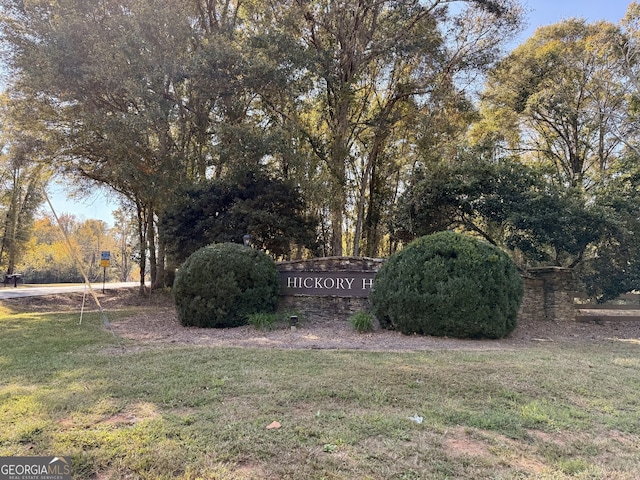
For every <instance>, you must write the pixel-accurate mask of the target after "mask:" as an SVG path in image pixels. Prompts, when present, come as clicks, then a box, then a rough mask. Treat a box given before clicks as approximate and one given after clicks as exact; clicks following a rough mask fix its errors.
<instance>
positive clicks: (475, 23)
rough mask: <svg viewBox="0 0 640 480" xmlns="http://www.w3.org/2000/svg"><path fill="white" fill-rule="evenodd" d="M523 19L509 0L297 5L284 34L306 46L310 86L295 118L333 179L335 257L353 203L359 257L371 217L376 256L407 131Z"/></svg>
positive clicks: (330, 206) (330, 205)
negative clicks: (381, 220)
mask: <svg viewBox="0 0 640 480" xmlns="http://www.w3.org/2000/svg"><path fill="white" fill-rule="evenodd" d="M453 3H457V4H458V6H459V8H451V9H450V8H449V4H453ZM520 13H521V11H520V9H519V6H518V4H517V3H515V2H504V1H499V2H492V1H473V0H469V1H461V2H443V1H439V0H434V1H429V2H423V1H417V0H404V1H400V2H398V1H379V2H369V1H364V0H349V1H333V0H325V1H314V2H298V1H294V2H291V6H290V8H289V10H288V14H289V16H288V17H286V18H287V19H288V23H286V22H285V23H284V24H285V25H286V26H285V28H286V29H287V31H289V32H293V33H294V34H295V35H296V36H297V37H298V38H299V39H300V42H301V43H302V47H303V48H304V57H303V61H304V71H305V72H306V73H307V74H308V78H309V81H310V82H311V84H312V89H311V90H310V93H306V94H305V96H304V98H303V99H302V100H301V104H302V105H303V106H302V107H301V110H298V113H299V112H302V113H301V114H298V115H296V117H295V119H294V120H295V121H296V122H297V123H296V125H297V127H298V128H299V129H300V130H301V131H302V132H303V135H304V137H305V139H306V140H307V141H308V142H309V145H310V146H311V149H312V151H313V153H314V154H315V155H316V156H317V158H318V159H319V160H320V162H321V166H322V168H323V169H324V171H325V172H326V173H325V176H324V179H325V181H326V184H327V186H328V191H327V194H326V198H327V199H328V201H327V203H326V207H327V210H328V211H329V212H330V220H331V230H332V240H331V252H332V253H333V254H335V255H341V254H342V253H343V247H344V243H345V235H344V227H345V224H346V219H347V216H346V212H347V211H349V210H350V208H349V207H350V206H351V205H354V206H355V212H354V213H353V215H352V216H353V218H354V223H355V231H354V240H353V251H354V253H355V254H359V252H360V245H361V237H362V232H363V229H364V228H365V216H366V217H367V222H366V229H367V230H368V233H367V235H366V237H367V238H368V239H369V242H370V243H371V245H369V246H368V247H367V249H366V250H367V251H368V252H370V253H372V252H375V251H376V250H377V247H378V243H379V238H380V236H379V235H375V234H373V230H375V229H376V228H377V227H378V223H379V217H380V214H381V208H382V205H384V203H385V202H386V201H387V198H388V195H389V192H387V191H385V189H384V188H382V186H383V185H384V183H385V182H387V181H388V180H389V178H390V177H391V178H392V177H393V175H394V173H395V172H397V169H398V168H399V164H396V165H395V168H391V169H389V168H388V167H389V166H390V165H393V164H394V155H397V154H398V153H399V152H398V151H397V150H396V151H395V152H394V151H393V147H394V143H395V142H399V141H400V138H401V135H400V129H401V125H403V124H404V125H405V126H406V125H407V124H408V125H411V124H412V122H415V119H416V116H417V114H418V113H420V112H422V113H426V112H425V110H424V109H425V105H427V104H429V103H430V102H432V101H433V98H434V97H435V96H436V95H437V92H440V91H443V90H447V89H451V87H452V86H453V85H456V88H458V87H459V86H460V85H461V84H460V83H459V80H460V76H459V75H460V73H461V72H466V73H471V72H472V71H477V69H478V68H482V67H484V66H487V65H488V64H490V63H491V62H492V61H493V60H494V59H495V55H496V53H497V52H498V46H499V45H500V43H501V42H502V41H504V40H505V39H506V38H508V36H509V34H510V33H513V32H514V31H515V29H517V28H518V25H519V21H520ZM456 88H454V89H453V90H455V89H456ZM449 91H451V90H449ZM412 118H413V120H411V119H412ZM405 131H406V130H405V129H402V133H404V132H405ZM391 192H393V189H392V190H391ZM367 210H368V211H367Z"/></svg>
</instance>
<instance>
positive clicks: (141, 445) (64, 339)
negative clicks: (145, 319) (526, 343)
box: [0, 307, 640, 480]
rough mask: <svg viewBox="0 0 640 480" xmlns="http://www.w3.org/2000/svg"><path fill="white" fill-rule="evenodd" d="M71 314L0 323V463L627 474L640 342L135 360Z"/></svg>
mask: <svg viewBox="0 0 640 480" xmlns="http://www.w3.org/2000/svg"><path fill="white" fill-rule="evenodd" d="M139 308H140V307H136V309H137V310H138V311H139ZM132 309H133V307H132ZM129 313H130V312H129ZM126 315H127V312H126V311H118V312H112V313H110V315H109V318H110V320H111V321H112V322H117V321H118V318H123V317H124V316H126ZM78 317H79V315H78V313H73V314H69V313H46V312H45V313H42V312H41V313H20V312H17V311H10V310H8V308H4V309H3V310H2V311H0V456H17V455H20V456H38V455H58V456H60V455H69V456H71V458H72V462H73V472H74V478H78V479H87V478H95V479H110V478H113V479H123V478H131V479H134V478H145V479H176V478H177V479H200V478H201V479H244V478H259V479H263V478H264V479H266V478H268V479H285V478H290V479H474V480H477V479H527V478H531V479H569V478H571V479H573V478H576V479H607V480H615V479H637V478H640V413H639V412H640V342H638V343H633V342H613V341H609V342H602V343H590V344H586V343H585V344H584V345H578V346H577V345H576V344H572V345H562V344H558V343H542V344H539V345H536V346H533V347H529V348H521V349H516V350H510V351H487V352H465V351H434V352H426V353H425V352H423V353H376V352H358V351H318V350H311V351H284V350H268V349H238V348H211V347H202V346H200V347H199V346H193V347H184V346H182V347H166V346H165V347H163V348H146V347H145V348H139V346H137V345H136V344H135V343H133V342H131V341H127V342H124V341H122V340H117V339H115V338H114V337H113V336H112V335H111V334H110V333H109V332H106V331H104V330H103V329H102V328H101V324H102V318H101V316H100V315H99V314H96V313H91V314H86V313H85V315H84V318H83V321H82V324H81V325H79V324H78V323H79V322H78V320H79V318H78ZM119 344H120V345H122V346H123V347H124V348H120V346H119ZM420 420H421V421H420ZM272 422H278V424H277V425H276V427H278V426H279V428H267V427H268V426H269V425H270V424H272Z"/></svg>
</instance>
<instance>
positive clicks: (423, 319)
mask: <svg viewBox="0 0 640 480" xmlns="http://www.w3.org/2000/svg"><path fill="white" fill-rule="evenodd" d="M522 294H523V284H522V278H521V277H520V274H519V273H518V271H517V269H516V267H515V265H514V264H513V262H512V261H511V259H510V258H509V257H508V256H507V255H506V254H505V253H504V252H503V251H501V250H500V249H499V248H497V247H495V246H493V245H490V244H489V243H487V242H484V241H481V240H478V239H475V238H473V237H470V236H468V235H461V234H457V233H454V232H440V233H436V234H433V235H429V236H426V237H422V238H419V239H417V240H415V241H413V242H412V243H410V244H409V245H407V246H406V247H405V248H404V249H403V250H401V251H399V252H397V253H396V254H394V255H392V256H391V257H390V258H389V260H388V261H387V262H385V264H384V265H383V266H382V268H381V269H380V271H379V272H378V274H377V275H376V278H375V280H374V284H373V289H372V292H371V295H370V300H371V303H372V311H373V313H374V315H375V316H376V317H377V318H378V320H379V321H380V325H381V326H382V327H383V328H393V329H397V330H399V331H401V332H403V333H406V334H413V333H417V334H422V335H434V336H450V337H456V338H502V337H504V336H506V335H508V334H509V333H510V332H511V331H512V330H513V329H514V328H515V326H516V321H517V315H518V309H519V307H520V302H521V301H522Z"/></svg>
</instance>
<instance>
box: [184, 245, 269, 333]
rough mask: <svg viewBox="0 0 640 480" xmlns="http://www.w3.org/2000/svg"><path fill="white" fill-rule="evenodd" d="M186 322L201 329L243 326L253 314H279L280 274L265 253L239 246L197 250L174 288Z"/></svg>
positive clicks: (187, 262) (189, 259) (218, 246)
mask: <svg viewBox="0 0 640 480" xmlns="http://www.w3.org/2000/svg"><path fill="white" fill-rule="evenodd" d="M173 293H174V300H175V304H176V310H177V312H178V318H179V320H180V323H182V325H185V326H196V327H215V328H224V327H237V326H239V325H245V324H246V323H247V322H248V318H249V315H251V314H253V313H258V312H264V313H269V312H273V311H275V308H276V304H277V299H278V274H277V271H276V266H275V263H274V262H273V260H272V259H271V258H270V257H269V256H268V255H266V254H265V253H263V252H261V251H259V250H255V249H252V248H249V247H245V246H244V245H239V244H235V243H219V244H214V245H210V246H207V247H203V248H201V249H199V250H197V251H196V252H194V253H193V254H192V255H191V256H190V257H189V258H188V259H187V260H186V261H185V262H184V264H183V265H182V266H181V267H180V269H179V270H178V272H177V274H176V279H175V282H174V285H173Z"/></svg>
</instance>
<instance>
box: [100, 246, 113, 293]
mask: <svg viewBox="0 0 640 480" xmlns="http://www.w3.org/2000/svg"><path fill="white" fill-rule="evenodd" d="M110 265H111V252H109V251H108V250H105V251H102V252H100V266H101V267H102V293H104V284H105V283H106V281H107V267H108V266H110Z"/></svg>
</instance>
